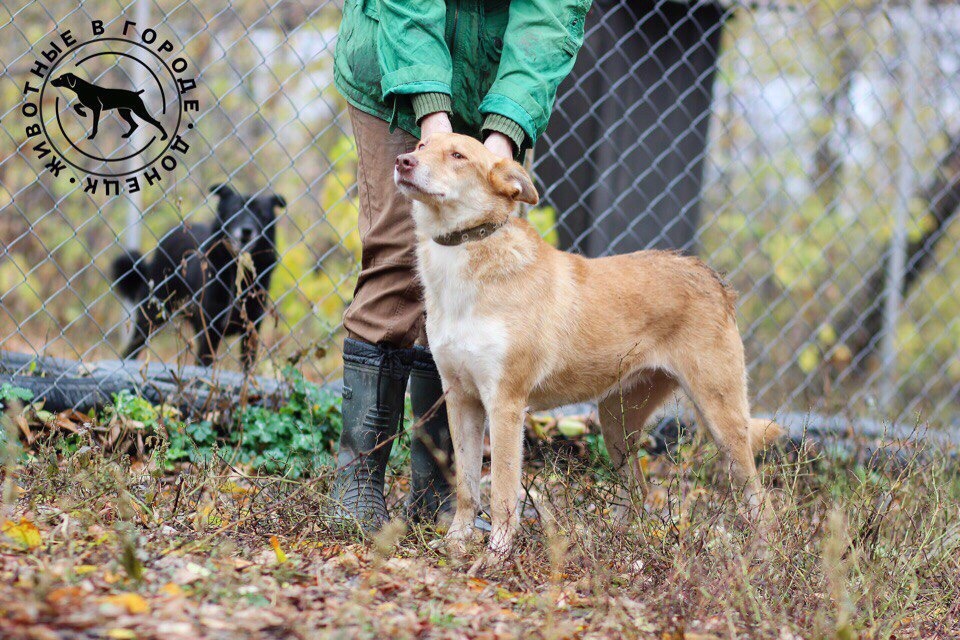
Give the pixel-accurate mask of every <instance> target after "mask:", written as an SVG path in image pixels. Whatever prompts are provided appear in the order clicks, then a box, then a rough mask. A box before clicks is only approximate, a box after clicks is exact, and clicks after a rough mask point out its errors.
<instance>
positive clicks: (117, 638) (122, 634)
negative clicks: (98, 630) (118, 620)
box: [107, 628, 137, 640]
mask: <svg viewBox="0 0 960 640" xmlns="http://www.w3.org/2000/svg"><path fill="white" fill-rule="evenodd" d="M107 637H108V638H112V639H113V640H134V638H136V637H137V634H136V632H134V631H133V629H121V628H117V629H110V630H109V631H107Z"/></svg>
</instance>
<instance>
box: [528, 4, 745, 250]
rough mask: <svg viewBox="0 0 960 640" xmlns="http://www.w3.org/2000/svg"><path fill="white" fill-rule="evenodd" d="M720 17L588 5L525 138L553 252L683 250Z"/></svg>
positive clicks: (685, 9) (697, 10)
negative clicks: (578, 39)
mask: <svg viewBox="0 0 960 640" xmlns="http://www.w3.org/2000/svg"><path fill="white" fill-rule="evenodd" d="M729 15H730V14H729V13H728V12H726V11H725V10H724V9H723V8H722V7H720V6H719V5H716V4H713V3H691V4H687V3H683V2H674V1H673V0H659V1H650V0H645V1H638V0H596V2H594V5H593V9H592V11H591V13H590V15H589V17H588V21H587V29H588V35H587V39H586V42H585V44H584V47H583V49H582V50H581V52H580V56H579V58H578V60H577V64H576V66H575V67H574V71H573V73H572V74H571V75H570V77H569V78H567V80H566V81H565V82H564V83H563V85H562V86H561V88H560V91H559V92H558V94H557V95H558V101H557V105H556V108H555V111H554V115H553V118H552V120H551V123H550V127H549V128H548V129H547V133H546V134H545V136H544V138H543V139H542V140H541V141H540V142H539V143H538V144H537V175H538V178H539V181H540V185H541V189H542V194H543V200H544V201H545V203H546V204H548V205H550V206H553V207H554V208H555V210H556V212H557V216H558V219H559V222H560V224H559V229H558V230H559V234H560V240H561V247H562V248H564V249H567V250H572V251H577V252H580V253H583V254H585V255H588V256H599V255H609V254H614V253H627V252H630V251H636V250H639V249H645V248H650V247H658V248H665V249H685V250H690V249H692V248H693V245H694V234H695V232H696V229H697V225H698V222H699V216H700V188H701V182H702V177H703V160H704V154H705V149H706V142H707V130H708V125H709V117H710V103H711V97H712V90H713V80H714V75H715V70H716V61H717V55H718V50H719V46H720V35H721V32H722V30H723V21H724V20H725V18H726V17H728V16H729ZM598 96H599V97H598Z"/></svg>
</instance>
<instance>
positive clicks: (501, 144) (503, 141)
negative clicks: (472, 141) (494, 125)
mask: <svg viewBox="0 0 960 640" xmlns="http://www.w3.org/2000/svg"><path fill="white" fill-rule="evenodd" d="M483 146H485V147H486V148H487V149H489V150H490V151H491V152H492V153H493V154H494V155H495V156H499V157H501V158H506V159H507V160H513V141H512V140H510V138H508V137H507V136H505V135H503V134H502V133H500V132H499V131H493V132H491V133H490V135H488V136H487V139H486V140H484V141H483Z"/></svg>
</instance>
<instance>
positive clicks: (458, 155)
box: [450, 151, 466, 160]
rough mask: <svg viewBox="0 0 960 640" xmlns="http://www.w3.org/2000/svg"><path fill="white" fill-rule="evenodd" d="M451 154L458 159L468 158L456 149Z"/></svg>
mask: <svg viewBox="0 0 960 640" xmlns="http://www.w3.org/2000/svg"><path fill="white" fill-rule="evenodd" d="M450 155H451V156H453V157H454V158H456V159H457V160H466V158H464V157H463V154H462V153H460V152H459V151H454V152H453V153H451V154H450Z"/></svg>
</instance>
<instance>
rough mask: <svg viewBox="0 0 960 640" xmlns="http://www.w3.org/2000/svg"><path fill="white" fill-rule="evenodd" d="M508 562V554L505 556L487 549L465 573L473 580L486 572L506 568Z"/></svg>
mask: <svg viewBox="0 0 960 640" xmlns="http://www.w3.org/2000/svg"><path fill="white" fill-rule="evenodd" d="M509 561H510V554H509V553H506V554H505V553H500V552H499V551H492V550H490V549H487V550H486V551H484V552H483V554H482V555H481V556H480V557H479V558H477V560H476V562H474V563H473V565H471V567H470V569H469V570H468V571H467V575H468V576H470V577H472V578H473V577H477V576H480V575H483V574H484V573H487V572H488V571H495V570H497V569H503V568H505V567H506V566H507V564H508V563H509Z"/></svg>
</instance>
